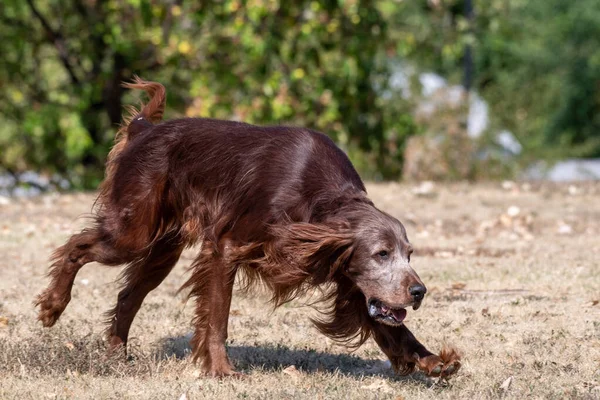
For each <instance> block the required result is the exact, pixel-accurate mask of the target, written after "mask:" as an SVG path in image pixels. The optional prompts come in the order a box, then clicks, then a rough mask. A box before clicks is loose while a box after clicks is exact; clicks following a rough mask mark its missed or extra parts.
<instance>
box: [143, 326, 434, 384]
mask: <svg viewBox="0 0 600 400" xmlns="http://www.w3.org/2000/svg"><path fill="white" fill-rule="evenodd" d="M227 353H228V354H229V357H230V359H231V361H232V362H233V364H234V365H235V367H236V368H237V369H238V370H239V371H241V372H245V373H249V372H251V371H252V370H257V369H258V370H261V371H266V372H278V371H281V370H283V369H285V368H287V367H289V366H292V365H293V366H294V367H296V368H297V369H298V370H300V371H303V372H306V373H315V372H326V373H339V374H342V375H345V376H350V377H356V378H358V377H369V376H380V377H385V378H388V379H392V380H402V381H418V382H420V383H422V384H425V385H427V386H430V385H431V383H432V381H431V379H429V378H427V377H425V376H424V375H423V374H421V373H414V374H411V375H408V376H399V375H397V374H395V373H394V372H393V370H392V369H391V368H390V367H389V363H386V362H384V361H381V360H365V359H363V358H360V357H358V356H356V355H352V354H332V353H325V352H320V351H316V350H312V349H293V348H289V347H286V346H283V345H280V344H277V345H271V344H257V345H255V346H248V345H229V346H227ZM190 354H191V347H190V336H189V335H186V336H179V337H175V338H167V339H164V340H163V341H162V346H159V348H158V353H156V355H155V357H157V358H158V359H169V358H177V359H183V358H186V357H189V355H190Z"/></svg>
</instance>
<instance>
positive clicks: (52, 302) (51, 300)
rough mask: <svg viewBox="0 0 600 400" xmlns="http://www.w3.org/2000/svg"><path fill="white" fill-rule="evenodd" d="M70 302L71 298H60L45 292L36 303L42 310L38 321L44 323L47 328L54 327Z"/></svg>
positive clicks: (52, 293)
mask: <svg viewBox="0 0 600 400" xmlns="http://www.w3.org/2000/svg"><path fill="white" fill-rule="evenodd" d="M70 300H71V299H70V297H66V298H65V297H64V296H59V295H57V294H56V293H54V292H53V291H48V290H46V291H44V292H43V293H42V294H40V295H39V296H38V298H37V299H36V301H35V305H36V306H37V307H39V308H40V311H39V313H38V320H40V321H42V325H43V326H44V327H46V328H49V327H51V326H53V325H54V324H55V323H56V321H58V318H59V317H60V316H61V314H62V313H63V311H65V308H67V304H69V301H70Z"/></svg>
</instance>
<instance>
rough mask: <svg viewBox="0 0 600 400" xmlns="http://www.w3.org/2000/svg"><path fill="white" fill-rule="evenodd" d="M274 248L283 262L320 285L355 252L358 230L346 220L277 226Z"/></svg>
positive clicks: (274, 232)
mask: <svg viewBox="0 0 600 400" xmlns="http://www.w3.org/2000/svg"><path fill="white" fill-rule="evenodd" d="M271 233H272V234H273V237H274V238H275V240H274V242H273V246H274V248H273V250H274V254H275V255H276V257H278V258H280V262H283V263H285V264H287V265H288V266H290V267H292V269H293V270H297V271H302V272H303V273H305V274H307V275H308V276H309V277H308V279H309V280H310V282H311V283H312V284H314V285H319V284H321V283H324V282H326V281H328V280H329V279H331V277H332V276H333V275H334V274H335V273H336V272H337V271H339V270H340V268H343V267H344V266H345V265H346V264H347V263H348V261H349V260H350V258H351V257H352V253H353V251H354V232H353V231H352V229H351V228H350V225H349V224H348V223H347V222H345V221H328V222H326V223H308V222H299V223H292V224H286V225H283V226H274V227H272V229H271Z"/></svg>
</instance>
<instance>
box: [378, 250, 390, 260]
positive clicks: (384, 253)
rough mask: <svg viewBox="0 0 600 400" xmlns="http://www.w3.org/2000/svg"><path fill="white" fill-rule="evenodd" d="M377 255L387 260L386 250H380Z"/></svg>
mask: <svg viewBox="0 0 600 400" xmlns="http://www.w3.org/2000/svg"><path fill="white" fill-rule="evenodd" d="M377 255H378V256H379V257H381V258H388V256H389V253H388V251H387V250H381V251H380V252H378V253H377Z"/></svg>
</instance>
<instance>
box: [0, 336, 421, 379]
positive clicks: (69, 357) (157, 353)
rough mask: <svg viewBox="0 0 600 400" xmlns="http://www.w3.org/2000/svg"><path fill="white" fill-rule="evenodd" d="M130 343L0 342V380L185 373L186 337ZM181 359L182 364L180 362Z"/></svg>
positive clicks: (348, 368)
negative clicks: (114, 347)
mask: <svg viewBox="0 0 600 400" xmlns="http://www.w3.org/2000/svg"><path fill="white" fill-rule="evenodd" d="M136 342H137V341H136V340H135V339H134V340H132V341H130V344H129V346H128V354H129V356H130V357H125V355H124V353H120V354H115V355H113V356H110V357H109V356H107V352H106V344H105V343H104V341H103V339H102V337H101V336H98V335H94V334H88V335H83V336H81V335H77V334H75V333H74V332H70V333H67V332H57V333H56V334H53V333H50V332H48V331H40V334H39V335H38V336H37V338H36V340H19V338H11V339H8V338H1V339H0V376H2V375H3V374H7V375H13V376H21V377H35V376H57V375H61V374H67V375H70V374H73V373H77V374H86V375H91V376H120V377H128V376H129V377H130V376H152V375H154V374H155V373H156V371H157V370H158V369H160V368H158V366H161V368H162V367H164V366H165V365H169V367H168V368H175V369H182V370H183V369H185V368H186V367H188V366H189V363H188V361H187V359H188V358H189V356H190V354H191V347H190V336H189V335H187V336H179V337H175V338H166V339H163V340H161V341H159V342H158V343H156V344H155V345H154V346H152V347H151V348H150V349H148V348H146V349H142V348H141V347H140V346H139V344H137V343H136ZM227 351H228V354H229V356H230V358H231V360H232V362H233V364H234V365H235V366H236V368H237V369H238V370H239V371H241V372H245V373H250V372H252V371H253V370H258V371H265V372H279V371H281V370H283V369H285V368H287V367H289V366H292V365H293V366H294V367H295V368H296V369H298V370H300V371H303V372H305V373H309V374H310V373H333V374H342V375H345V376H349V377H355V378H359V377H369V376H379V377H384V378H386V379H390V380H400V381H412V382H415V381H416V382H419V383H421V384H424V385H426V386H431V384H432V381H431V380H430V379H429V378H427V377H425V376H424V375H422V374H420V373H415V374H412V375H409V376H398V375H396V374H394V372H393V371H392V370H391V369H390V368H389V364H387V363H385V362H383V361H381V360H365V359H363V358H360V357H358V356H356V355H352V354H331V353H325V352H319V351H316V350H312V349H293V348H289V347H286V346H283V345H271V344H258V345H256V346H248V345H230V346H228V348H227ZM184 359H186V361H182V360H184Z"/></svg>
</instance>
